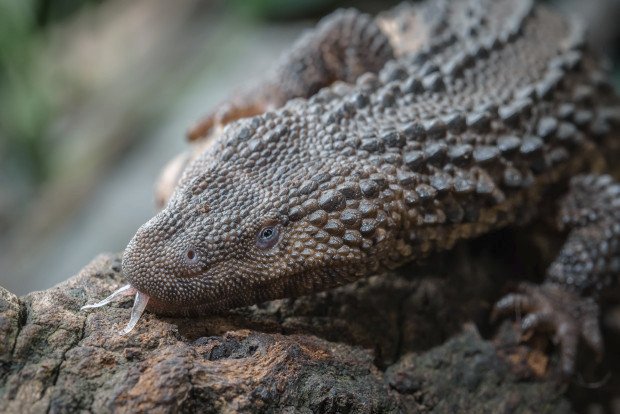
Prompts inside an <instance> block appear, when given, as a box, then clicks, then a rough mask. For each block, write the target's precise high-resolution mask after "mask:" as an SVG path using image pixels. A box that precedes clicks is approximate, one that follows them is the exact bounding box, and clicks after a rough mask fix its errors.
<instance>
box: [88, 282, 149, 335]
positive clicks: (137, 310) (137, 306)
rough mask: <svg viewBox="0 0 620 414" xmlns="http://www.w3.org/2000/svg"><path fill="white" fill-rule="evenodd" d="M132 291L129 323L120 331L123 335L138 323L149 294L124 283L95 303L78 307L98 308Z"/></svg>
mask: <svg viewBox="0 0 620 414" xmlns="http://www.w3.org/2000/svg"><path fill="white" fill-rule="evenodd" d="M134 293H135V294H136V298H135V299H134V302H133V308H132V309H131V317H130V318H129V323H127V326H125V329H123V330H122V331H121V334H123V335H124V334H126V333H129V332H130V331H131V330H132V329H133V328H134V327H135V326H136V323H138V320H140V317H141V316H142V313H143V312H144V309H146V304H147V303H148V302H149V296H148V295H147V294H144V293H142V292H139V291H138V290H137V289H136V288H134V287H132V286H131V285H125V286H123V287H121V288H118V289H117V290H115V291H114V292H112V294H111V295H110V296H108V297H107V298H105V299H104V300H102V301H100V302H97V303H93V304H92V305H84V306H82V307H81V308H80V310H86V309H93V308H100V307H102V306H105V305H107V304H108V303H110V302H113V301H115V300H117V299H118V298H121V297H125V296H129V295H133V294H134Z"/></svg>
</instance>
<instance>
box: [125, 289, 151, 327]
mask: <svg viewBox="0 0 620 414" xmlns="http://www.w3.org/2000/svg"><path fill="white" fill-rule="evenodd" d="M147 303H149V295H147V294H145V293H142V292H140V291H138V292H136V298H135V299H134V301H133V308H131V317H130V318H129V322H128V323H127V326H125V329H123V330H122V331H121V333H122V334H123V335H124V334H126V333H129V332H131V330H132V329H133V327H134V326H136V324H137V323H138V321H139V320H140V317H141V316H142V313H143V312H144V309H146V304H147Z"/></svg>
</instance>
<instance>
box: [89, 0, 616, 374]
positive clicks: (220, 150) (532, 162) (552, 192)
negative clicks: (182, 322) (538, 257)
mask: <svg viewBox="0 0 620 414" xmlns="http://www.w3.org/2000/svg"><path fill="white" fill-rule="evenodd" d="M585 43H586V42H585V37H584V29H583V27H582V26H581V25H580V24H579V23H578V22H577V21H575V20H571V19H566V18H565V17H562V16H560V15H559V14H557V13H556V12H554V11H553V10H551V9H550V8H547V7H545V6H543V5H537V4H534V3H533V2H532V1H512V0H497V1H491V0H466V1H460V2H448V1H440V0H427V1H426V2H424V3H419V4H415V5H411V4H402V5H400V6H397V7H396V8H395V9H393V10H391V11H387V12H384V13H382V14H380V15H378V16H377V17H372V16H370V15H367V14H364V13H361V12H359V11H356V10H353V9H347V10H340V11H337V12H335V13H334V14H332V15H329V16H327V17H326V18H324V19H323V20H322V21H321V22H320V23H319V24H318V26H317V27H316V28H315V29H313V30H311V31H309V32H307V33H306V34H304V35H303V36H302V37H301V38H300V39H299V40H298V41H297V42H296V43H295V44H294V46H293V47H292V49H291V50H290V51H288V52H287V53H285V54H284V55H283V57H282V59H281V60H280V61H279V63H278V64H276V65H275V69H274V70H273V72H272V73H271V74H270V75H267V76H266V78H265V79H263V80H262V81H261V82H259V83H258V85H257V86H256V87H254V88H250V89H248V90H247V91H246V92H242V93H240V94H238V95H237V96H236V97H233V98H231V99H229V100H228V101H227V102H225V103H224V104H222V105H220V106H218V107H217V108H216V109H215V110H214V111H212V112H210V113H209V114H208V115H207V116H206V117H205V118H204V119H203V120H202V121H201V122H199V123H198V125H197V126H196V127H194V128H193V129H192V130H191V131H190V133H189V137H190V139H191V140H194V141H198V142H201V143H202V144H201V150H200V151H196V152H195V153H194V155H192V156H189V157H186V162H185V163H183V162H181V163H179V162H177V163H176V165H177V169H178V171H179V177H178V179H177V178H175V179H174V180H172V181H171V182H174V183H175V186H174V189H173V191H172V193H171V194H169V195H168V196H166V197H164V199H165V201H166V205H165V207H164V208H163V209H162V210H161V211H160V212H159V213H157V214H156V215H155V216H154V217H153V218H152V219H151V220H149V221H148V222H147V223H146V224H144V225H143V226H142V227H140V228H139V229H138V231H137V233H136V234H135V236H134V237H133V238H132V240H131V241H130V242H129V244H128V246H127V248H126V249H125V251H124V254H123V258H122V269H123V273H124V275H125V277H126V278H127V280H128V282H129V284H128V285H127V286H124V287H123V288H121V289H119V290H118V291H117V292H115V293H114V294H112V295H111V296H110V297H108V298H106V299H105V300H103V301H101V302H99V303H97V304H95V305H87V306H86V307H97V306H101V305H103V304H105V303H108V302H109V301H111V300H113V299H114V298H116V297H118V296H119V295H124V294H135V295H136V299H135V303H134V308H133V310H132V317H131V320H130V323H129V324H128V326H127V328H126V329H125V332H128V331H129V330H131V329H132V328H133V327H134V326H135V324H136V322H137V321H138V319H139V317H140V315H141V314H142V312H143V311H144V310H145V308H148V309H149V310H150V311H152V312H155V313H157V314H162V315H188V316H190V315H202V314H208V313H210V312H217V311H221V310H224V309H228V308H233V307H240V306H245V305H250V304H255V303H259V302H263V301H267V300H272V299H277V298H284V297H294V296H299V295H305V294H309V293H312V292H317V291H322V290H326V289H330V288H333V287H336V286H339V285H342V284H345V283H349V282H352V281H355V280H357V279H360V278H363V277H367V276H369V275H372V274H375V273H377V272H379V271H380V270H381V269H384V268H394V267H397V266H400V265H402V264H404V263H407V262H415V261H417V260H420V259H422V258H424V257H427V256H428V255H429V254H431V253H432V252H436V251H440V250H448V249H450V248H451V247H452V246H453V245H454V244H455V243H456V242H457V241H460V240H465V239H470V238H474V237H476V236H479V235H482V234H485V233H487V232H490V231H493V230H496V229H499V228H502V227H505V226H509V225H522V224H525V223H527V222H529V221H531V220H532V219H533V218H534V217H536V216H537V215H539V214H542V212H543V211H544V210H546V209H545V206H549V205H553V206H556V205H557V217H558V218H557V222H558V224H559V225H560V226H561V227H562V228H564V229H565V230H566V232H567V237H566V241H565V244H564V246H563V248H562V249H561V250H560V252H559V254H558V256H557V257H556V259H555V260H554V261H553V262H552V263H551V264H550V265H549V267H548V270H547V273H546V277H545V280H544V282H543V283H542V284H540V285H534V284H525V283H524V284H522V285H521V286H520V287H519V288H518V290H517V291H515V292H513V293H509V294H508V295H506V296H504V297H503V298H501V299H499V300H498V302H497V303H496V305H495V307H494V310H493V313H494V315H496V316H506V315H507V314H509V313H511V312H512V311H513V310H514V308H515V307H518V308H520V309H521V310H522V311H523V312H524V313H525V314H526V316H525V317H524V318H523V319H522V328H523V329H525V330H542V329H547V330H549V329H550V330H552V331H554V332H555V335H556V338H557V340H558V342H559V344H560V356H561V358H560V361H561V362H560V365H561V370H562V372H563V373H564V374H566V375H568V376H570V375H571V373H572V372H573V370H574V366H575V359H576V356H577V349H578V345H579V343H580V341H585V343H586V344H587V345H589V346H590V347H591V348H592V349H593V350H594V351H596V353H597V355H602V353H603V339H602V336H601V333H600V329H599V321H598V319H599V316H600V315H599V313H600V309H599V303H600V300H601V296H602V293H603V292H604V291H605V290H606V289H608V288H610V287H611V286H612V285H614V284H615V283H616V280H617V277H616V275H617V273H618V271H619V270H620V184H618V183H617V182H616V181H614V179H613V178H612V177H611V176H609V175H604V174H603V172H604V171H605V169H606V168H608V165H606V164H607V163H606V159H608V158H610V157H609V154H610V153H611V152H613V149H614V148H615V146H617V145H614V142H615V141H614V138H615V132H617V130H618V126H620V105H619V101H618V98H617V95H616V94H615V92H614V90H613V87H612V86H611V85H610V83H609V81H608V80H607V69H606V67H605V65H604V64H602V63H601V62H600V60H599V59H598V58H597V57H596V56H595V55H594V54H593V53H591V52H590V51H589V50H588V48H587V46H586V44H585ZM616 136H617V134H616ZM181 165H182V166H183V168H181V167H180V166H181ZM168 181H170V180H168ZM558 194H563V196H562V197H560V198H559V199H558Z"/></svg>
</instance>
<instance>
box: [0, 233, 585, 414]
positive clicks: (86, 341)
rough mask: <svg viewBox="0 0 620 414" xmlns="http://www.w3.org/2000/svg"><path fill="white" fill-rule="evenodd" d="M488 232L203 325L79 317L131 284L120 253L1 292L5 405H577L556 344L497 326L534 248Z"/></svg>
mask: <svg viewBox="0 0 620 414" xmlns="http://www.w3.org/2000/svg"><path fill="white" fill-rule="evenodd" d="M488 239H489V238H487V240H486V243H483V242H476V243H474V244H468V245H466V246H460V247H459V248H457V249H456V251H453V252H451V253H448V254H446V255H440V256H435V257H434V258H432V259H431V260H430V261H429V264H428V265H427V266H425V267H416V268H412V267H410V268H404V269H401V270H399V271H398V272H393V273H388V274H384V275H381V276H377V277H373V278H370V279H367V280H364V281H361V282H358V283H356V284H353V285H349V286H345V287H343V288H340V289H337V290H334V291H330V292H326V293H322V294H318V295H315V296H309V297H303V298H298V299H295V300H292V299H291V300H282V301H275V302H270V303H267V304H264V305H262V306H253V307H249V308H243V309H238V310H235V311H231V312H229V313H226V314H222V315H215V316H212V317H206V318H201V319H173V318H161V317H158V316H156V315H153V314H150V313H147V314H146V316H145V317H144V318H143V319H142V320H141V321H140V322H139V324H138V326H137V327H136V329H135V330H134V331H133V332H132V333H131V334H129V335H127V336H121V335H118V334H117V332H118V331H119V330H120V329H121V328H122V327H123V326H124V324H125V323H126V322H127V320H128V317H129V309H130V307H131V301H130V300H129V299H127V300H125V301H122V302H119V303H116V304H113V305H112V306H110V307H107V308H102V309H98V310H95V311H91V312H80V311H79V308H80V306H82V305H84V304H85V303H86V302H89V303H92V302H93V301H94V300H96V299H100V298H102V297H103V296H106V295H107V294H109V293H110V292H111V291H112V290H114V289H116V288H117V287H118V286H120V285H121V284H123V283H124V280H123V277H122V275H121V274H120V261H119V256H118V255H101V256H99V257H98V258H96V259H95V260H94V261H93V262H92V263H90V264H89V265H88V266H86V267H85V268H84V269H83V270H82V271H81V272H80V273H79V274H78V275H77V276H75V277H73V278H71V279H69V280H68V281H67V282H65V283H63V284H61V285H58V286H57V287H54V288H52V289H49V290H47V291H44V292H33V293H31V294H29V295H26V296H24V297H22V298H18V297H16V296H14V295H12V294H11V293H9V292H7V291H6V290H3V289H1V288H0V363H1V366H0V407H1V408H2V410H3V411H7V412H67V411H71V412H75V411H82V410H85V411H91V412H111V411H115V412H116V411H120V412H138V411H140V412H144V411H147V410H148V411H151V410H154V411H155V412H289V413H297V412H299V413H306V412H333V413H336V412H338V413H345V412H355V413H357V412H414V413H417V412H420V413H427V412H433V413H435V412H438V413H443V412H526V413H527V412H550V413H563V412H568V411H570V410H572V409H573V408H574V405H573V407H571V402H570V401H569V399H568V397H570V393H568V394H567V393H566V392H565V391H566V387H563V386H562V385H560V382H559V381H558V379H557V377H556V376H555V374H554V369H553V366H554V359H553V358H552V359H551V361H549V360H548V359H547V357H546V355H547V354H546V353H545V352H543V351H542V350H543V349H544V347H545V342H544V341H542V340H540V338H534V339H533V340H530V341H529V342H528V343H527V344H519V343H518V336H517V330H515V329H514V326H515V325H514V324H513V323H511V322H506V323H504V324H502V325H501V326H499V327H498V326H489V325H488V323H487V319H488V309H489V307H490V305H491V303H492V300H493V299H494V298H496V297H497V296H498V294H499V292H500V291H501V289H500V286H502V285H505V283H506V273H511V272H506V271H503V276H501V277H498V274H501V273H498V272H500V271H498V270H497V269H501V268H504V269H505V268H506V267H511V266H506V260H508V261H510V254H506V253H502V254H499V255H498V254H497V253H498V252H506V251H510V250H514V248H516V249H520V247H518V245H517V246H516V247H515V245H514V243H513V242H506V241H505V240H506V239H507V234H506V233H505V232H504V233H500V234H499V235H493V236H491V237H490V239H491V243H488V242H489V240H488ZM489 245H490V246H491V247H486V246H489ZM512 267H513V268H515V273H519V272H523V271H525V269H524V268H520V267H519V266H512ZM528 271H529V270H528ZM455 275H457V276H455ZM477 326H478V327H481V328H482V331H484V332H487V333H489V334H490V337H489V338H486V339H485V338H484V337H483V335H481V334H480V333H479V329H478V328H477ZM487 336H489V335H487ZM547 351H548V349H547ZM590 399H591V398H590ZM586 400H587V398H586ZM573 404H574V401H573ZM578 404H579V403H578Z"/></svg>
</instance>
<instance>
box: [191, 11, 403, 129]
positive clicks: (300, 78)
mask: <svg viewBox="0 0 620 414" xmlns="http://www.w3.org/2000/svg"><path fill="white" fill-rule="evenodd" d="M393 57H394V53H393V50H392V46H391V45H390V41H389V39H388V37H387V36H386V35H385V34H384V33H383V32H382V31H381V29H379V26H378V25H377V24H376V23H375V20H374V19H373V18H372V17H371V16H369V15H367V14H363V13H360V12H358V11H356V10H353V9H349V10H338V11H336V12H334V13H332V14H331V15H329V16H327V17H325V18H324V19H323V20H322V21H321V22H320V23H319V25H318V26H317V28H316V29H314V30H312V31H310V32H308V33H307V34H306V35H304V36H302V37H301V38H300V39H299V40H298V41H297V42H296V43H295V44H294V46H293V47H292V49H291V50H290V51H288V52H287V53H285V54H284V55H283V57H282V58H281V60H280V62H279V64H277V65H276V66H275V69H274V70H273V71H272V72H271V74H270V75H268V77H267V78H266V79H265V80H263V81H261V82H260V83H259V84H258V86H256V87H254V88H251V89H248V90H246V91H244V92H241V93H240V94H238V95H237V96H235V97H234V98H232V99H230V100H228V101H227V102H224V103H223V104H221V105H218V107H217V109H215V110H214V111H212V112H210V113H208V114H207V115H206V116H205V117H204V118H203V119H202V120H201V121H199V122H198V124H196V126H194V127H193V128H191V129H190V130H189V132H188V137H189V139H190V140H196V139H199V138H202V137H205V136H207V135H208V134H209V132H210V131H211V129H212V128H214V127H217V126H222V125H226V124H227V123H229V122H231V121H234V120H236V119H239V118H244V117H248V116H252V115H257V114H260V113H262V112H264V111H266V110H269V109H273V108H277V107H280V106H282V105H283V104H284V103H286V101H288V100H290V99H293V98H307V97H310V96H312V95H314V94H315V93H316V92H317V91H318V90H319V89H321V88H322V87H325V86H328V85H330V84H332V83H333V82H335V81H338V80H341V81H345V82H354V81H355V79H356V78H357V77H359V76H360V75H362V74H364V73H365V72H377V71H379V69H381V68H382V67H383V65H384V64H385V63H386V62H387V61H388V60H390V59H392V58H393Z"/></svg>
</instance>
